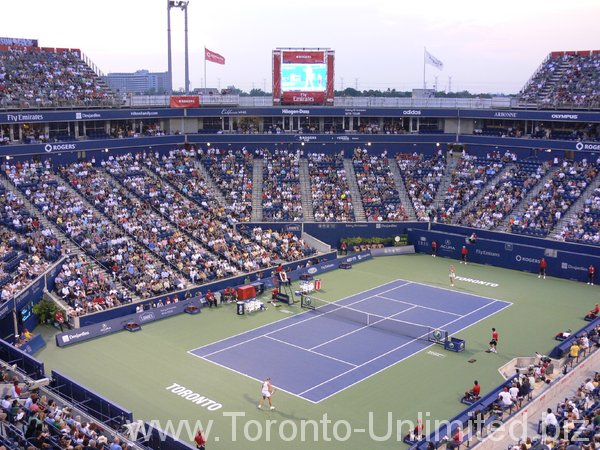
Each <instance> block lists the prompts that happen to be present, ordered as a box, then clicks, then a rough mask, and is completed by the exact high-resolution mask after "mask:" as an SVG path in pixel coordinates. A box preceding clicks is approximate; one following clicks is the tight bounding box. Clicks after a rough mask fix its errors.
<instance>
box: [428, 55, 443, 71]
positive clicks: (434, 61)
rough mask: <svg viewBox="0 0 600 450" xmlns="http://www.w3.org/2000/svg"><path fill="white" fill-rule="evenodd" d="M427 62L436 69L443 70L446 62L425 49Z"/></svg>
mask: <svg viewBox="0 0 600 450" xmlns="http://www.w3.org/2000/svg"><path fill="white" fill-rule="evenodd" d="M425 63H427V64H430V65H432V66H433V67H435V68H436V69H440V70H442V69H443V68H444V63H443V62H441V61H440V60H439V59H437V58H436V57H435V56H433V55H432V54H431V53H429V52H428V51H427V50H425Z"/></svg>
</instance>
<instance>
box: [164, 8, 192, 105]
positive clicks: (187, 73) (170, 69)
mask: <svg viewBox="0 0 600 450" xmlns="http://www.w3.org/2000/svg"><path fill="white" fill-rule="evenodd" d="M189 3H190V2H189V1H174V0H167V46H168V47H169V48H168V64H167V65H168V67H167V72H168V77H169V89H168V91H169V94H171V93H172V92H173V63H172V57H171V8H180V9H181V10H182V11H183V12H184V14H185V93H186V94H189V92H190V70H189V57H188V14H187V12H188V10H187V7H188V4H189Z"/></svg>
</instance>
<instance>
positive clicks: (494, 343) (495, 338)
mask: <svg viewBox="0 0 600 450" xmlns="http://www.w3.org/2000/svg"><path fill="white" fill-rule="evenodd" d="M499 337H500V336H499V335H498V332H497V331H496V329H495V328H492V340H491V341H490V352H492V353H498V350H497V349H496V347H497V346H498V339H499Z"/></svg>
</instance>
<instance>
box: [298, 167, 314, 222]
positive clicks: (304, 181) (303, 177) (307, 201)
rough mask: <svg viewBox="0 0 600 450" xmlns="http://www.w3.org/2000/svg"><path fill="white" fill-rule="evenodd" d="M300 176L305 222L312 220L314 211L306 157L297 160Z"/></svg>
mask: <svg viewBox="0 0 600 450" xmlns="http://www.w3.org/2000/svg"><path fill="white" fill-rule="evenodd" d="M298 168H299V176H300V192H301V194H302V215H303V216H304V221H305V222H314V221H315V213H314V210H313V204H312V191H311V189H310V175H309V173H308V159H306V158H300V160H299V161H298Z"/></svg>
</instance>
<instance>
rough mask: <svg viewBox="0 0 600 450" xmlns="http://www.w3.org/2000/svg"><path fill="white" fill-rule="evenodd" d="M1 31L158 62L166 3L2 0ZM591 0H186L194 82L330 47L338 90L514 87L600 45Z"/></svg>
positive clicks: (162, 59)
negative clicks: (553, 62) (281, 55)
mask: <svg viewBox="0 0 600 450" xmlns="http://www.w3.org/2000/svg"><path fill="white" fill-rule="evenodd" d="M2 16H3V20H2V29H1V30H0V36H1V37H14V38H29V39H38V41H39V45H40V46H45V47H67V48H80V49H81V50H82V52H83V53H84V54H85V55H86V56H87V57H88V58H89V59H91V60H92V61H93V62H94V64H95V65H96V66H97V67H98V68H99V69H100V70H101V71H102V72H104V73H110V72H134V71H136V70H139V69H148V70H150V71H151V72H164V71H166V70H167V0H102V1H89V0H18V1H17V0H13V1H9V0H3V1H2ZM598 19H600V1H599V0H573V1H570V2H567V1H565V0H561V1H557V0H545V1H542V0H518V1H517V0H502V1H497V2H491V1H485V0H477V1H472V0H457V1H454V2H452V1H447V0H427V1H416V2H413V1H411V2H408V1H401V0H387V1H383V0H369V1H364V0H360V1H359V0H302V1H298V0H296V1H281V0H276V1H272V0H254V1H250V0H228V1H226V2H225V1H206V0H190V1H189V6H188V42H189V71H190V85H191V89H194V88H197V87H203V85H204V60H203V56H204V47H207V48H208V49H210V50H212V51H214V52H217V53H219V54H221V55H223V56H224V57H225V58H226V64H225V65H223V66H221V65H218V64H214V63H207V66H206V67H207V75H206V79H207V86H208V87H218V88H221V89H223V88H226V87H227V86H230V85H235V86H236V87H238V88H241V89H243V90H246V91H249V90H250V89H252V88H260V89H265V90H267V91H269V92H270V91H271V83H272V62H271V58H272V50H273V49H275V48H278V47H301V48H313V47H320V48H331V49H333V50H335V52H336V55H335V58H336V61H335V78H334V80H335V88H336V89H338V90H339V89H343V88H346V87H353V88H357V89H359V90H368V89H380V90H386V89H388V88H389V89H396V90H402V91H406V90H412V89H413V88H422V87H423V56H424V48H425V47H426V48H427V50H428V51H429V52H430V53H431V54H432V55H433V56H435V57H436V58H437V59H439V60H440V61H442V62H443V63H444V67H443V69H442V70H438V69H436V68H434V67H433V66H430V65H428V66H426V77H425V78H426V80H425V81H426V83H427V87H428V88H432V87H434V85H435V84H436V78H435V77H436V76H437V89H438V90H448V89H449V88H451V90H452V91H455V92H456V91H462V90H468V91H470V92H472V93H504V94H515V93H517V92H518V91H519V90H520V89H521V88H522V87H523V86H524V85H525V83H526V82H527V80H528V79H529V78H530V77H531V76H532V75H533V73H534V72H535V70H536V69H537V68H538V67H539V66H540V64H541V63H542V61H543V60H544V59H545V58H546V56H547V55H548V54H549V53H550V52H551V51H560V50H592V49H594V50H595V49H600V32H599V31H598ZM184 29H185V28H184V13H183V11H181V10H180V9H176V8H173V9H171V38H172V51H173V87H174V88H175V89H177V88H179V87H183V86H184V78H185V71H184Z"/></svg>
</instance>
